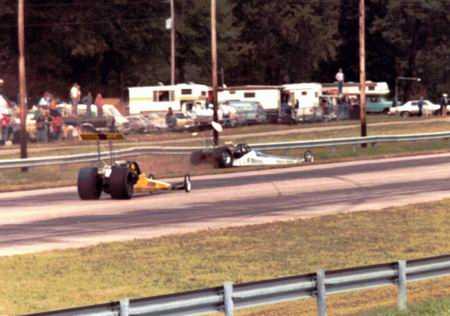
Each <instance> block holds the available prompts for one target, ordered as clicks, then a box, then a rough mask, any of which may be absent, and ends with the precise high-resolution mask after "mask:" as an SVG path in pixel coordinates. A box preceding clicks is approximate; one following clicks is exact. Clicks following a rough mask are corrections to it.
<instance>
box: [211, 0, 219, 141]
mask: <svg viewBox="0 0 450 316" xmlns="http://www.w3.org/2000/svg"><path fill="white" fill-rule="evenodd" d="M211 76H212V78H211V81H212V89H213V91H212V92H213V93H212V101H213V105H214V115H213V121H214V122H218V121H219V116H218V113H217V112H218V104H217V89H218V84H217V6H216V0H211ZM213 137H214V145H215V146H217V145H219V132H218V131H217V130H216V129H213Z"/></svg>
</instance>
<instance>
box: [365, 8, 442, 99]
mask: <svg viewBox="0 0 450 316" xmlns="http://www.w3.org/2000/svg"><path fill="white" fill-rule="evenodd" d="M449 25H450V2H449V1H448V0H395V1H394V0H389V1H388V3H387V14H386V15H385V16H384V17H380V18H378V19H376V20H375V22H374V25H373V28H372V32H380V33H381V35H382V37H383V38H384V39H385V40H386V41H387V42H388V43H390V44H391V45H392V47H393V48H394V54H395V74H396V75H406V76H418V77H421V78H422V79H423V84H424V86H425V87H427V88H428V91H427V93H428V94H431V95H433V94H434V95H435V94H437V93H438V92H439V91H438V90H444V89H447V90H448V89H449V88H450V78H449V76H448V74H449V66H448V65H449V64H450V42H449V37H450V28H449ZM380 53H381V52H380ZM416 86H417V85H416ZM406 87H407V89H406V98H408V96H409V94H410V93H411V87H412V86H411V84H408V85H406Z"/></svg>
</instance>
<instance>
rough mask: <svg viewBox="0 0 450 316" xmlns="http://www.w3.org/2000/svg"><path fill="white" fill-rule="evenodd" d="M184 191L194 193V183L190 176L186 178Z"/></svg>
mask: <svg viewBox="0 0 450 316" xmlns="http://www.w3.org/2000/svg"><path fill="white" fill-rule="evenodd" d="M184 191H186V193H189V192H191V191H192V181H191V176H190V175H185V176H184Z"/></svg>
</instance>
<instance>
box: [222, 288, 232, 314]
mask: <svg viewBox="0 0 450 316" xmlns="http://www.w3.org/2000/svg"><path fill="white" fill-rule="evenodd" d="M223 306H224V308H225V311H224V312H225V316H233V310H234V303H233V283H232V282H225V283H224V284H223Z"/></svg>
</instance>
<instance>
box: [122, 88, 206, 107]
mask: <svg viewBox="0 0 450 316" xmlns="http://www.w3.org/2000/svg"><path fill="white" fill-rule="evenodd" d="M128 90H129V109H130V115H134V114H140V113H144V114H146V113H155V112H167V111H168V109H169V108H172V109H173V110H174V111H176V112H177V111H181V112H189V111H191V110H192V108H193V107H194V105H196V104H199V103H201V104H205V102H206V100H207V99H208V94H209V91H210V90H211V89H210V88H209V87H208V86H206V85H201V84H194V83H182V84H177V85H171V86H170V85H169V86H164V85H160V86H148V87H130V88H128Z"/></svg>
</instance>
